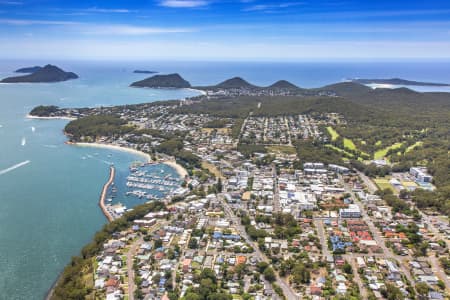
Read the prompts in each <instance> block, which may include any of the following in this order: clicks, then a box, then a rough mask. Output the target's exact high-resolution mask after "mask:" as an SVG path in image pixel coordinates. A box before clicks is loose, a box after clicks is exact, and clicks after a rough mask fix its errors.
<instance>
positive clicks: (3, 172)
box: [0, 160, 31, 175]
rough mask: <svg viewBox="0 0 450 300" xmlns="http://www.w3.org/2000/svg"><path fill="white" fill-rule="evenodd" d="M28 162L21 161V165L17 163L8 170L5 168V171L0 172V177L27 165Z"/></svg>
mask: <svg viewBox="0 0 450 300" xmlns="http://www.w3.org/2000/svg"><path fill="white" fill-rule="evenodd" d="M30 162H31V161H30V160H26V161H23V162H21V163H18V164H16V165H14V166H12V167H9V168H6V169H4V170H1V171H0V175H3V174H6V173H9V172H11V171H13V170H15V169H18V168H20V167H23V166H25V165H28V164H29V163H30Z"/></svg>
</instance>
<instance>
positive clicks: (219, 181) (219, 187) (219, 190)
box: [217, 177, 223, 193]
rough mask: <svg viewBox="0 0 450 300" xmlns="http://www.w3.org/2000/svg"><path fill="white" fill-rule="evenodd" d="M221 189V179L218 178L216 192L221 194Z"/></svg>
mask: <svg viewBox="0 0 450 300" xmlns="http://www.w3.org/2000/svg"><path fill="white" fill-rule="evenodd" d="M222 189H223V185H222V179H221V178H220V177H219V179H218V180H217V191H218V192H219V193H221V192H222Z"/></svg>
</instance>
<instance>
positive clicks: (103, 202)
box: [98, 165, 116, 222]
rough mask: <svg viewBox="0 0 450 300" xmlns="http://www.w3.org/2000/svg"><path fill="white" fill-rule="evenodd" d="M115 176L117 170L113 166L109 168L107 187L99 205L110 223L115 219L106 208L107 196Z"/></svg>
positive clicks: (104, 187)
mask: <svg viewBox="0 0 450 300" xmlns="http://www.w3.org/2000/svg"><path fill="white" fill-rule="evenodd" d="M115 174H116V169H115V168H114V166H112V165H111V166H110V167H109V179H108V182H106V183H105V185H104V186H103V190H102V194H101V195H100V201H99V203H98V205H99V206H100V208H101V209H102V212H103V214H104V215H105V217H106V219H108V221H109V222H112V221H113V220H114V218H113V216H112V215H111V213H110V212H109V211H108V209H107V208H106V205H105V199H106V195H107V194H108V188H109V187H110V186H111V184H112V183H113V181H114V176H115Z"/></svg>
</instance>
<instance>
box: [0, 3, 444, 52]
mask: <svg viewBox="0 0 450 300" xmlns="http://www.w3.org/2000/svg"><path fill="white" fill-rule="evenodd" d="M0 57H2V58H31V59H33V58H60V59H106V60H109V59H122V60H143V59H180V60H183V59H187V60H272V61H278V60H282V61H308V60H387V59H449V58H450V1H448V0H446V1H444V0H438V1H433V0H431V1H415V0H410V1H403V0H396V1H393V0H389V1H387V0H378V1H371V0H370V1H365V0H364V1H363V0H361V1H355V0H326V1H317V0H316V1H313V0H298V1H295V0H281V1H260V0H143V1H134V0H128V1H121V0H109V1H80V0H78V1H75V0H65V1H55V0H0Z"/></svg>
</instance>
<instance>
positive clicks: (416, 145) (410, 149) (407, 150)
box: [405, 141, 423, 153]
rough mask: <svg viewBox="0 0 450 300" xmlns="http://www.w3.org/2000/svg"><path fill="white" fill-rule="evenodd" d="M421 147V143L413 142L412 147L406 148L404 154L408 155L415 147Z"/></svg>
mask: <svg viewBox="0 0 450 300" xmlns="http://www.w3.org/2000/svg"><path fill="white" fill-rule="evenodd" d="M422 145H423V142H421V141H418V142H415V143H414V145H411V146H409V147H408V148H406V151H405V153H408V152H409V151H412V150H414V149H416V148H417V147H420V146H422Z"/></svg>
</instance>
